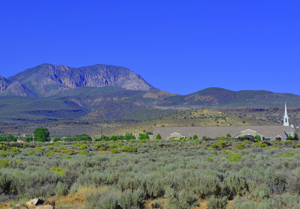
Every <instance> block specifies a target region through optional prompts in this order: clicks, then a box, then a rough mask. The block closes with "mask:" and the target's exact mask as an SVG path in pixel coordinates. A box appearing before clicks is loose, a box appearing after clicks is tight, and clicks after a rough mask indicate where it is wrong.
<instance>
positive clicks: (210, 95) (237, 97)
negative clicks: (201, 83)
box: [161, 87, 300, 108]
mask: <svg viewBox="0 0 300 209" xmlns="http://www.w3.org/2000/svg"><path fill="white" fill-rule="evenodd" d="M284 103H286V104H287V105H288V107H299V104H300V96H299V95H295V94H288V93H274V92H270V91H263V90H257V91H254V90H243V91H231V90H227V89H222V88H215V87H214V88H207V89H203V90H201V91H198V92H195V93H192V94H188V95H175V96H170V97H167V98H165V99H164V102H163V103H161V105H163V106H174V105H189V106H191V105H196V106H197V105H198V106H213V107H217V108H225V107H226V108H227V107H283V106H284Z"/></svg>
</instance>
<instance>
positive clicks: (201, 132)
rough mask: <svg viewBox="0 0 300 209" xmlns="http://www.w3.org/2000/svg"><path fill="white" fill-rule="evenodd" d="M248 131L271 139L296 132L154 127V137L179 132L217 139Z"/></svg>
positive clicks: (283, 128) (273, 128)
mask: <svg viewBox="0 0 300 209" xmlns="http://www.w3.org/2000/svg"><path fill="white" fill-rule="evenodd" d="M247 129H250V130H253V131H256V133H257V134H260V135H263V136H264V137H265V138H271V137H272V136H274V135H282V136H285V133H284V132H285V131H294V129H292V128H291V127H290V126H288V127H287V126H282V125H281V126H200V127H153V135H154V137H156V135H157V134H158V133H159V134H160V135H161V137H162V138H163V139H165V138H167V137H168V136H170V134H172V133H174V132H177V133H180V134H181V135H183V136H185V137H188V136H189V135H190V136H193V135H197V136H198V137H199V138H202V137H203V136H206V137H210V138H216V137H220V136H226V135H227V134H230V135H231V136H236V135H239V134H240V133H241V131H245V130H247Z"/></svg>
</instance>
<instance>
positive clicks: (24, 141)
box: [17, 139, 27, 143]
mask: <svg viewBox="0 0 300 209" xmlns="http://www.w3.org/2000/svg"><path fill="white" fill-rule="evenodd" d="M17 142H18V143H26V142H27V141H26V140H24V139H17Z"/></svg>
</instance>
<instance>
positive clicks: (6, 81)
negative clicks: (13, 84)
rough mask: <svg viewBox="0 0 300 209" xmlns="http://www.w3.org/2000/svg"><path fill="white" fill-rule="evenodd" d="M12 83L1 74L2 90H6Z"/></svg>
mask: <svg viewBox="0 0 300 209" xmlns="http://www.w3.org/2000/svg"><path fill="white" fill-rule="evenodd" d="M9 85H10V82H9V81H8V80H6V79H5V78H4V77H3V76H0V92H2V91H5V90H6V89H7V87H8V86H9Z"/></svg>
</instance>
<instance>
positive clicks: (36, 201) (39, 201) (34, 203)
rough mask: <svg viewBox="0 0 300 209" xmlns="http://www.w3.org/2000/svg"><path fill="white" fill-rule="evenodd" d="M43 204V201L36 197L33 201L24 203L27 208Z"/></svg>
mask: <svg viewBox="0 0 300 209" xmlns="http://www.w3.org/2000/svg"><path fill="white" fill-rule="evenodd" d="M43 203H44V200H42V199H40V198H38V197H36V198H34V199H31V200H29V201H27V202H26V203H25V205H26V206H28V207H33V206H36V205H41V204H43Z"/></svg>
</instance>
